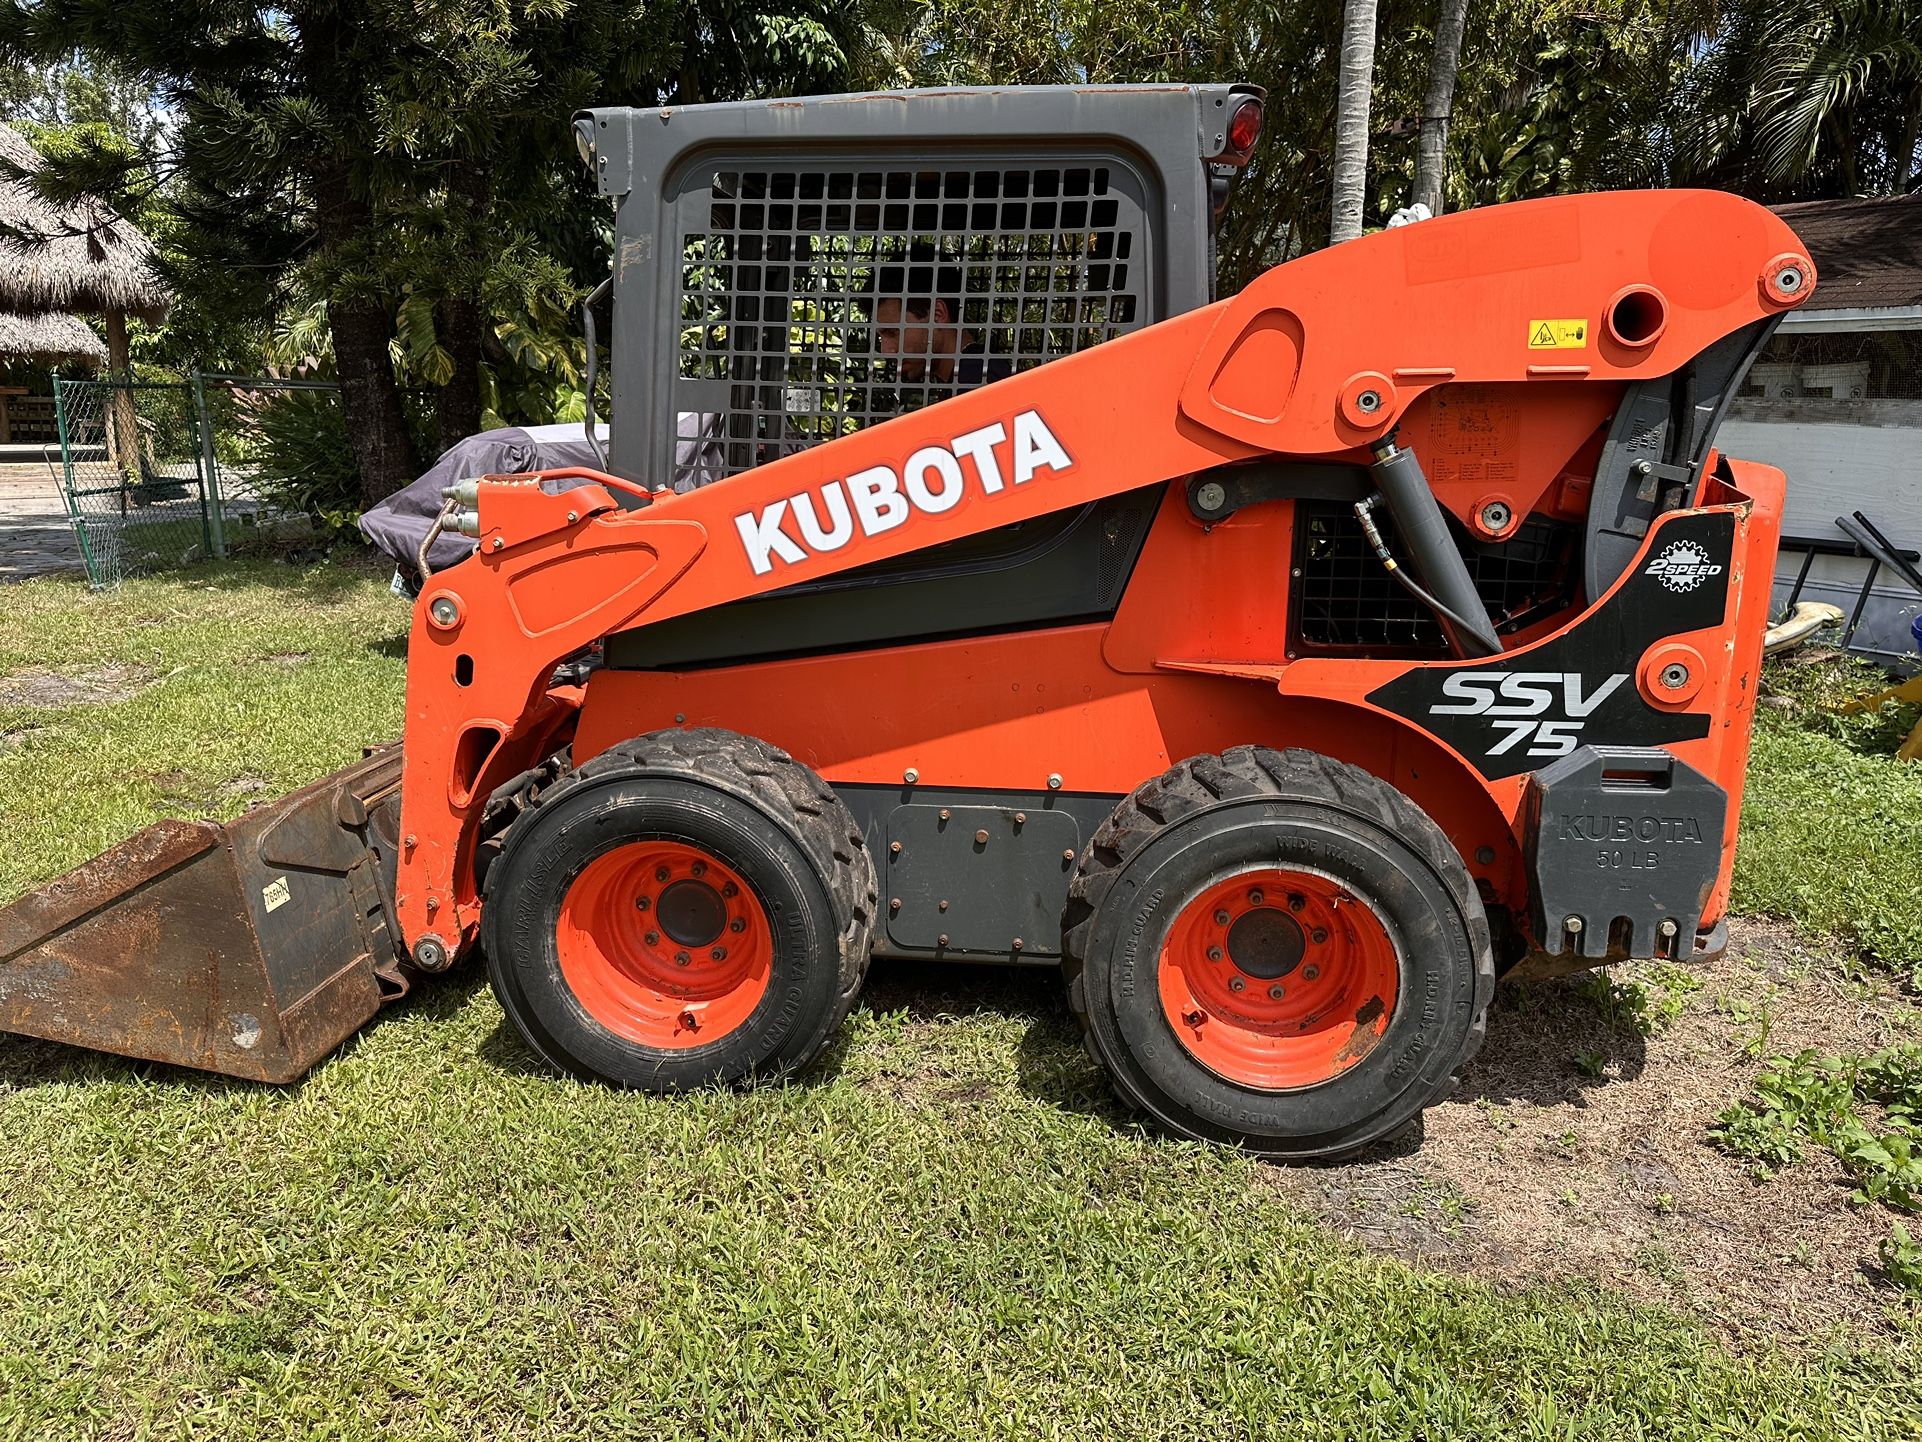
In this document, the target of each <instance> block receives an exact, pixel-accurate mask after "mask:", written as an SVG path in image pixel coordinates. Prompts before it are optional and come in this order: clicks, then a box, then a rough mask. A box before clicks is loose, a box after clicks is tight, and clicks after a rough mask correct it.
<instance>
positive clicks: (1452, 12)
mask: <svg viewBox="0 0 1922 1442" xmlns="http://www.w3.org/2000/svg"><path fill="white" fill-rule="evenodd" d="M1467 24H1468V0H1439V13H1438V14H1437V15H1436V16H1435V53H1434V54H1433V55H1431V56H1430V57H1429V60H1428V95H1427V97H1426V98H1425V99H1424V100H1423V101H1422V107H1421V130H1420V132H1419V133H1418V134H1417V136H1416V138H1415V204H1417V205H1425V206H1427V207H1428V213H1429V214H1430V215H1440V214H1441V213H1442V194H1443V188H1444V187H1443V181H1444V180H1445V179H1446V177H1447V175H1448V121H1449V112H1450V111H1451V110H1452V109H1453V108H1454V104H1455V75H1456V73H1457V72H1458V71H1459V70H1460V69H1461V63H1462V31H1463V29H1464V28H1466V26H1467Z"/></svg>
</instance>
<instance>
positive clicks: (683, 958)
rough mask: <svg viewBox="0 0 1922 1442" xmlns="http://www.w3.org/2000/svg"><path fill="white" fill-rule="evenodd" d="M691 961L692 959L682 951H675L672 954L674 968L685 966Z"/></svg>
mask: <svg viewBox="0 0 1922 1442" xmlns="http://www.w3.org/2000/svg"><path fill="white" fill-rule="evenodd" d="M693 960H694V958H693V957H691V956H689V955H688V954H687V953H686V952H684V951H677V952H675V953H674V964H675V965H676V966H686V965H687V964H688V963H689V962H691V961H693Z"/></svg>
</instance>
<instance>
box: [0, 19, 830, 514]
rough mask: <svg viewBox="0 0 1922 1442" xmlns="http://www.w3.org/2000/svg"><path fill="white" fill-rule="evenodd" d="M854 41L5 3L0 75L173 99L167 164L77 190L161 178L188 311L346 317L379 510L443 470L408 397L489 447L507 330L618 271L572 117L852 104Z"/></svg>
mask: <svg viewBox="0 0 1922 1442" xmlns="http://www.w3.org/2000/svg"><path fill="white" fill-rule="evenodd" d="M850 28H851V22H850V21H849V19H848V18H847V16H846V14H845V12H844V11H843V10H842V9H841V7H838V6H835V5H833V4H832V3H830V0H753V3H750V4H741V3H738V0H661V3H643V0H487V3H483V0H292V3H285V4H264V3H252V0H205V3H201V4H196V5H193V6H179V5H176V4H174V3H172V0H114V3H106V0H7V3H5V4H0V58H5V59H8V60H11V61H13V62H15V63H18V64H34V63H41V64H44V63H48V62H49V61H52V60H55V59H58V58H59V57H63V56H67V55H69V54H71V53H72V51H73V50H74V49H75V48H76V47H78V48H79V49H81V50H82V51H84V52H85V53H86V54H87V55H88V56H90V57H92V58H93V59H94V60H95V61H96V62H97V63H100V64H102V65H104V66H110V67H114V68H115V70H116V73H118V72H120V71H125V72H127V73H137V74H140V75H142V76H146V77H150V78H151V79H152V81H153V84H154V86H155V89H156V92H157V93H158V95H159V97H160V99H161V101H162V103H163V104H164V106H165V107H166V108H167V109H168V111H169V112H170V114H171V115H172V116H173V117H174V118H175V123H174V124H173V125H171V126H169V127H163V128H162V130H161V131H160V133H159V134H158V135H156V136H154V137H152V138H151V146H152V152H151V153H150V154H148V155H145V156H143V157H142V160H143V162H144V164H143V165H141V166H135V165H132V164H129V162H128V158H127V157H126V156H125V155H124V154H115V153H112V152H110V151H109V150H108V149H106V148H105V147H97V148H95V149H94V151H93V152H92V153H91V156H90V157H81V156H74V157H72V158H71V163H69V164H67V165H66V166H64V167H62V171H63V175H62V178H61V183H63V184H65V185H68V186H71V187H73V188H74V189H94V190H100V191H102V192H103V193H108V194H125V192H126V191H127V190H128V188H129V187H130V186H131V185H134V184H137V183H138V181H139V178H140V176H141V175H142V174H143V173H144V174H147V175H152V176H154V177H157V178H158V179H157V181H156V183H157V184H158V185H159V187H160V190H159V194H160V197H161V200H162V203H164V204H165V205H166V206H167V207H168V209H169V210H170V212H171V213H172V215H173V217H174V219H175V221H176V223H177V232H176V234H175V235H174V237H173V239H174V242H175V243H174V245H173V251H174V253H175V254H176V255H177V257H178V258H179V262H178V265H177V268H176V273H175V275H174V277H173V279H174V280H175V283H176V286H177V287H178V288H179V289H180V290H181V291H183V293H195V292H198V293H209V294H220V295H223V296H225V297H226V299H227V301H228V303H230V304H231V305H232V306H233V307H234V308H236V309H239V310H246V311H251V312H252V313H254V314H257V315H271V314H274V313H277V312H280V311H284V310H286V309H288V308H289V307H293V308H299V307H301V306H303V305H307V304H315V305H318V306H320V307H321V308H322V309H323V310H324V313H325V316H326V320H327V332H328V338H329V340H330V342H331V353H332V362H333V365H334V368H335V373H336V374H337V376H338V378H339V380H340V382H341V386H342V390H343V396H344V402H345V408H346V415H347V419H348V427H349V433H350V435H351V438H352V442H353V450H354V457H355V460H356V462H357V466H358V471H359V475H360V479H361V485H362V488H363V492H364V497H365V499H367V500H369V501H372V500H375V499H378V498H379V497H381V496H384V495H386V494H388V493H389V492H391V491H392V490H394V489H395V488H397V487H398V486H400V485H402V484H404V483H405V482H406V481H407V480H409V479H411V478H412V476H413V475H414V474H416V472H417V471H418V469H419V456H418V454H417V451H416V446H415V443H414V440H413V437H412V435H411V434H410V432H409V427H408V425H407V420H406V415H405V411H404V407H403V405H402V401H401V386H402V383H403V381H413V382H419V383H423V384H426V385H429V386H432V387H434V388H435V393H436V420H437V425H436V430H437V435H438V439H439V440H440V441H441V442H442V443H446V442H448V441H450V440H452V439H454V438H457V437H458V436H460V435H463V434H466V433H467V432H468V431H471V430H473V429H476V428H478V426H479V424H480V421H481V419H482V416H483V414H484V413H485V411H486V409H487V403H488V400H489V398H490V391H491V392H492V398H493V399H494V400H495V401H496V402H498V401H499V400H500V399H501V391H500V387H499V386H498V384H497V383H494V381H495V380H496V379H497V378H490V376H489V375H488V374H487V371H488V368H489V364H490V356H491V358H492V361H493V362H494V363H495V364H497V365H504V366H505V368H507V369H510V370H511V369H513V368H514V364H515V362H514V354H515V353H514V351H513V350H512V349H510V348H509V345H508V343H506V342H503V341H502V339H501V330H502V323H504V324H505V325H506V327H507V328H508V329H509V331H510V333H513V334H518V335H520V336H522V337H523V339H524V338H525V336H526V333H527V331H528V330H529V327H530V326H533V327H534V328H536V329H538V327H539V326H540V325H542V324H545V323H546V322H549V321H551V320H552V319H553V317H554V316H555V315H557V314H559V313H560V310H561V307H562V306H563V305H564V304H565V303H566V302H567V301H568V300H569V299H570V298H571V297H572V296H573V295H575V294H577V293H578V286H579V284H580V282H581V281H583V280H584V279H585V278H586V277H587V276H590V275H593V274H594V273H596V272H597V271H599V270H601V269H603V268H604V265H605V251H604V240H603V237H602V234H601V231H600V229H599V227H598V226H597V225H596V224H594V221H593V217H595V216H596V215H597V214H598V213H599V207H598V206H597V204H596V202H595V201H594V198H593V196H592V194H591V191H590V189H589V187H588V184H587V179H586V176H585V175H584V173H583V172H582V170H581V168H580V166H579V164H578V162H577V161H576V160H575V158H574V156H573V150H572V136H571V133H570V131H569V127H568V123H567V121H568V116H569V114H570V112H572V111H573V110H575V109H579V108H583V107H585V106H588V105H599V104H622V103H625V104H656V103H663V102H668V101H675V102H689V101H698V100H708V99H723V98H731V97H735V96H739V95H744V94H749V93H756V92H770V91H772V92H779V91H784V90H800V89H811V88H820V87H822V86H827V85H831V84H832V83H833V81H834V79H835V77H836V76H837V75H838V74H839V73H840V69H841V67H842V66H843V64H844V63H845V62H844V58H843V51H842V49H841V38H842V37H843V36H844V35H845V34H847V33H849V32H850ZM497 322H498V323H497ZM545 343H546V342H545V340H544V339H543V340H540V341H537V342H535V343H533V344H532V345H531V346H530V345H523V346H521V348H520V356H521V360H522V361H523V362H524V361H525V360H526V359H527V357H528V356H529V355H531V354H535V353H538V352H539V351H540V350H541V348H542V346H543V345H544V344H545ZM396 352H398V353H399V356H400V358H401V364H400V368H399V369H397V366H396V360H395V355H396ZM563 373H564V368H563Z"/></svg>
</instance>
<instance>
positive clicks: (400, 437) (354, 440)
mask: <svg viewBox="0 0 1922 1442" xmlns="http://www.w3.org/2000/svg"><path fill="white" fill-rule="evenodd" d="M313 181H314V230H315V234H316V237H317V239H318V240H319V241H320V249H321V250H322V251H323V252H325V251H327V250H331V249H333V248H335V247H337V246H346V245H348V244H350V243H351V242H353V241H354V240H355V239H357V238H358V237H360V236H363V235H365V234H366V233H367V232H368V231H369V230H370V229H371V228H372V225H373V209H372V207H371V206H369V205H368V203H367V200H366V197H365V196H363V195H359V194H357V193H356V192H355V190H354V187H353V186H352V184H350V183H349V181H348V178H347V175H346V173H345V172H344V171H343V170H342V169H341V168H340V167H339V166H337V165H334V164H330V163H328V162H325V161H322V162H320V163H318V164H316V165H315V166H314V167H313ZM327 325H328V328H329V329H330V330H331V331H332V332H333V336H334V371H335V373H336V375H338V376H339V378H340V403H341V410H342V412H343V413H344V414H345V416H346V420H347V442H348V445H349V446H350V447H351V448H352V450H353V453H354V464H355V466H356V468H357V469H358V470H359V471H360V495H361V499H362V500H363V501H364V502H365V503H366V504H368V505H370V506H371V505H373V504H374V503H375V502H377V501H384V500H386V499H387V497H389V496H391V495H393V494H394V492H395V491H398V490H399V489H400V488H401V487H402V486H404V485H406V484H407V483H408V482H409V481H411V480H413V479H414V477H415V476H417V475H419V474H420V457H419V456H418V455H417V454H416V453H415V451H414V436H413V432H412V431H411V430H410V429H409V428H408V425H407V413H406V412H405V411H403V410H402V409H401V404H400V385H399V383H398V382H397V381H396V380H395V379H394V358H393V355H392V354H391V353H390V352H389V351H388V349H387V343H388V342H389V341H390V340H392V339H393V334H394V324H393V319H392V316H391V314H390V313H389V308H388V306H387V305H386V304H385V303H384V302H383V301H382V300H380V299H379V298H378V297H377V296H376V295H373V294H369V293H367V292H361V291H347V292H344V293H342V294H338V295H330V296H328V297H327Z"/></svg>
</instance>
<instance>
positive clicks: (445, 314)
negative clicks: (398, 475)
mask: <svg viewBox="0 0 1922 1442" xmlns="http://www.w3.org/2000/svg"><path fill="white" fill-rule="evenodd" d="M434 320H435V329H436V330H438V331H439V333H440V343H441V345H442V347H443V348H445V350H446V351H447V353H448V354H449V355H450V356H452V357H453V358H454V378H453V379H452V380H450V381H448V382H447V384H446V385H444V386H442V387H441V388H440V390H439V391H438V392H436V393H435V396H434V439H435V442H436V444H438V445H439V446H440V449H441V452H442V454H445V453H446V452H447V451H449V450H452V449H453V448H454V447H455V446H456V445H458V444H459V443H460V442H461V441H464V440H466V439H467V437H469V436H471V435H473V434H474V432H476V431H478V430H479V429H480V428H481V385H480V365H481V322H482V317H481V305H480V301H479V300H478V299H476V298H475V297H474V296H471V295H450V296H446V297H444V298H443V299H442V300H441V303H440V304H439V305H437V306H435V307H434Z"/></svg>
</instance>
